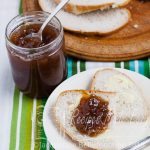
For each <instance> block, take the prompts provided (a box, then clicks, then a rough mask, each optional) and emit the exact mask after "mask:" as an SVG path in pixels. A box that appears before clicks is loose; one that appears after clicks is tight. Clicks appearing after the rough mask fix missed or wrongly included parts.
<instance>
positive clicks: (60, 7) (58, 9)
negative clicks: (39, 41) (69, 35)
mask: <svg viewBox="0 0 150 150" xmlns="http://www.w3.org/2000/svg"><path fill="white" fill-rule="evenodd" d="M69 1H70V0H63V1H62V2H61V3H60V4H59V5H58V6H57V7H56V9H55V10H54V11H53V12H52V13H51V14H50V16H49V17H48V18H47V19H46V21H45V22H44V23H43V25H42V26H41V28H40V30H39V32H38V33H39V34H40V33H42V31H43V29H44V28H45V27H46V25H47V24H48V23H49V22H50V21H51V19H52V18H53V17H54V16H55V15H56V14H57V13H58V12H59V11H60V10H61V9H62V8H63V7H64V6H65V5H66V4H67V3H68V2H69Z"/></svg>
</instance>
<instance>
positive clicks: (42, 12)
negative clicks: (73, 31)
mask: <svg viewBox="0 0 150 150" xmlns="http://www.w3.org/2000/svg"><path fill="white" fill-rule="evenodd" d="M32 14H37V15H38V14H43V15H47V16H48V15H49V14H50V13H49V12H45V11H30V12H25V13H22V14H19V15H17V16H15V17H14V18H12V19H11V20H10V21H9V23H8V24H7V26H6V30H5V37H6V40H7V42H8V43H9V44H10V46H12V47H14V48H15V49H19V50H17V51H18V52H22V53H23V52H30V51H31V49H32V51H35V52H39V51H40V50H43V49H44V48H46V47H49V46H50V45H52V44H54V43H55V42H56V41H57V40H58V39H59V37H60V36H61V34H62V33H63V27H62V24H61V22H60V20H59V19H58V18H57V17H56V16H54V17H53V19H55V20H56V21H57V23H58V24H59V28H60V29H59V33H58V35H57V37H56V38H55V39H54V40H52V41H51V42H50V43H48V44H46V45H44V46H41V47H36V48H24V47H21V46H17V45H15V44H14V43H13V42H12V41H11V40H10V38H9V35H8V34H7V32H8V27H9V26H10V24H11V23H12V22H13V21H14V20H15V19H17V18H19V17H23V16H30V15H32ZM43 17H44V16H43ZM53 19H52V20H53ZM50 22H51V21H50ZM50 22H49V23H50Z"/></svg>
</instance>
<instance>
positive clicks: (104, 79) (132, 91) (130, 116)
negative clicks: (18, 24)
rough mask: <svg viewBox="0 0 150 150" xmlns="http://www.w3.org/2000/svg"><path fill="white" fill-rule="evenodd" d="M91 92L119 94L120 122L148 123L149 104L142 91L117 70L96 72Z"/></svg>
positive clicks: (118, 117)
mask: <svg viewBox="0 0 150 150" xmlns="http://www.w3.org/2000/svg"><path fill="white" fill-rule="evenodd" d="M91 90H101V91H106V92H117V94H116V95H117V98H116V100H117V101H116V112H117V115H116V118H117V120H118V121H146V120H147V118H148V115H149V114H148V108H147V103H146V100H145V98H144V96H143V95H142V93H141V91H140V89H139V88H138V87H137V85H136V83H134V82H133V81H132V80H131V79H130V78H129V77H128V76H126V75H125V74H123V73H121V72H119V71H117V70H115V69H103V70H99V71H97V72H96V74H95V75H94V77H93V80H92V83H91Z"/></svg>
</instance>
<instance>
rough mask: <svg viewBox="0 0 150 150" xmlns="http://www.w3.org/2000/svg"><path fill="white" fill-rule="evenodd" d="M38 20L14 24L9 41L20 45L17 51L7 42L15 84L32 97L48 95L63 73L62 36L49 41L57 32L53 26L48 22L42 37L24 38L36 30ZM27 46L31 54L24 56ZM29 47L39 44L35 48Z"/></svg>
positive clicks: (63, 75)
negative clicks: (59, 38)
mask: <svg viewBox="0 0 150 150" xmlns="http://www.w3.org/2000/svg"><path fill="white" fill-rule="evenodd" d="M40 27H41V24H28V25H22V26H19V27H18V28H16V29H15V30H14V31H13V32H12V33H11V35H10V41H11V42H12V43H13V44H15V45H16V46H19V47H20V51H21V53H18V52H16V48H15V47H12V46H10V45H9V44H7V49H8V54H9V59H10V64H11V68H12V74H13V78H14V81H15V84H16V86H17V87H18V88H19V89H20V90H21V91H22V92H23V93H24V94H26V95H28V96H30V97H36V98H44V97H48V96H49V95H50V93H51V92H52V91H53V90H54V88H55V87H56V86H57V85H59V84H60V83H61V82H62V81H63V80H64V79H66V76H67V68H66V58H65V56H64V52H63V50H64V37H63V35H62V39H61V40H59V41H58V42H56V44H53V47H52V46H51V45H48V44H49V43H51V42H52V41H54V40H55V39H56V38H57V37H58V36H59V34H60V31H58V30H57V29H56V28H55V27H53V26H50V25H48V26H47V27H46V28H45V30H44V31H43V41H42V43H41V41H39V39H36V38H35V39H33V38H32V37H31V38H25V36H26V35H28V34H30V33H33V32H38V31H39V29H40ZM21 48H31V49H29V50H30V52H31V54H32V53H33V54H36V55H34V56H33V57H32V56H31V57H29V58H28V57H27V55H28V54H27V55H26V54H24V49H21ZM32 48H41V49H40V51H37V52H35V51H34V49H32ZM44 51H45V52H44Z"/></svg>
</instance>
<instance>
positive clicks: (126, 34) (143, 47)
mask: <svg viewBox="0 0 150 150" xmlns="http://www.w3.org/2000/svg"><path fill="white" fill-rule="evenodd" d="M22 7H23V12H26V11H33V10H41V9H40V7H39V5H38V0H30V1H29V0H23V3H22ZM127 8H128V9H129V10H130V11H131V14H132V19H131V20H130V22H129V23H128V24H127V25H126V26H125V27H123V28H122V29H120V30H119V31H116V32H115V33H113V34H110V35H107V36H98V35H97V36H96V35H95V36H86V35H83V34H77V33H72V32H67V31H65V40H66V50H65V52H66V53H67V54H69V55H72V56H75V57H78V58H82V59H86V60H94V61H125V60H131V59H139V58H143V57H147V56H150V2H144V3H143V2H141V1H138V0H132V1H131V3H130V4H129V5H128V6H127Z"/></svg>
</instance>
